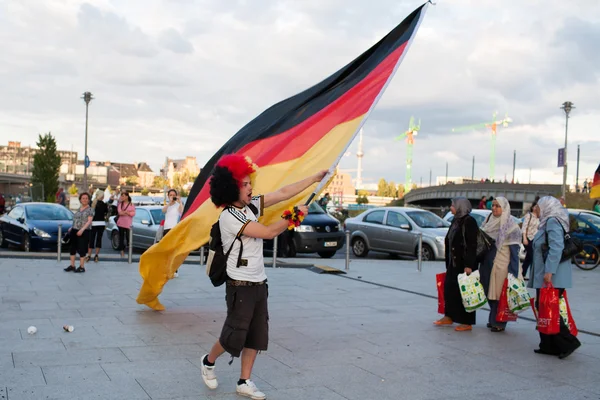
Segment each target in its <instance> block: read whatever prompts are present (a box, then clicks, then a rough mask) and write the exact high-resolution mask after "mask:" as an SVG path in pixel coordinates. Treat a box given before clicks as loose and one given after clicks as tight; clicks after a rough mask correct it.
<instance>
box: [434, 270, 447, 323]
mask: <svg viewBox="0 0 600 400" xmlns="http://www.w3.org/2000/svg"><path fill="white" fill-rule="evenodd" d="M435 281H436V283H437V292H438V314H445V313H446V305H445V303H444V282H445V281H446V273H445V272H442V273H441V274H437V275H436V276H435Z"/></svg>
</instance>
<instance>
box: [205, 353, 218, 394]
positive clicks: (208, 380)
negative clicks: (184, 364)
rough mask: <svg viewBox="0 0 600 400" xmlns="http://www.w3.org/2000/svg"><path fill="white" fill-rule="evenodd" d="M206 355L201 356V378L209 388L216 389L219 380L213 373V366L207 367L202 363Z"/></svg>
mask: <svg viewBox="0 0 600 400" xmlns="http://www.w3.org/2000/svg"><path fill="white" fill-rule="evenodd" d="M206 357H208V354H205V355H204V356H203V357H202V361H201V362H202V380H203V381H204V383H205V384H206V386H208V388H209V389H216V388H217V386H219V382H217V375H215V367H214V366H212V367H209V366H206V365H204V359H205V358H206Z"/></svg>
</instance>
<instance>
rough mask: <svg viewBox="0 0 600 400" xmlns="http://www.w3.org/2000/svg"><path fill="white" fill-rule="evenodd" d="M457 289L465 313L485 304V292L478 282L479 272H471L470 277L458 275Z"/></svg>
mask: <svg viewBox="0 0 600 400" xmlns="http://www.w3.org/2000/svg"><path fill="white" fill-rule="evenodd" d="M458 287H459V288H460V295H461V297H462V302H463V306H464V307H465V311H467V312H474V311H475V310H477V309H478V308H481V307H483V306H484V305H485V303H487V298H486V297H485V291H484V290H483V286H482V285H481V282H479V271H475V272H472V273H471V275H467V274H459V275H458Z"/></svg>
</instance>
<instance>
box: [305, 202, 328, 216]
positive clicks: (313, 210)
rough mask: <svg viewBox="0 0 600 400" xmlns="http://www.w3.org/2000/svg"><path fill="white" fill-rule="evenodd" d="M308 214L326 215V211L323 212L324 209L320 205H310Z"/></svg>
mask: <svg viewBox="0 0 600 400" xmlns="http://www.w3.org/2000/svg"><path fill="white" fill-rule="evenodd" d="M308 213H309V214H325V210H323V208H322V207H321V206H320V205H318V204H317V203H314V202H313V203H310V205H309V206H308Z"/></svg>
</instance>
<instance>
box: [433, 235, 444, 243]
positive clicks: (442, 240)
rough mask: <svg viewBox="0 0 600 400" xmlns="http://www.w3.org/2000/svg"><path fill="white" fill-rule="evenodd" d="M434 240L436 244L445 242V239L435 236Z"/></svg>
mask: <svg viewBox="0 0 600 400" xmlns="http://www.w3.org/2000/svg"><path fill="white" fill-rule="evenodd" d="M435 240H436V242H438V243H444V240H446V238H445V237H443V236H436V237H435Z"/></svg>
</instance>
